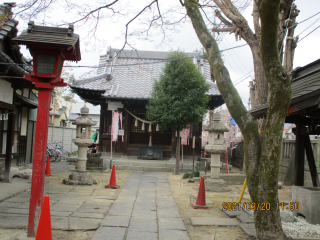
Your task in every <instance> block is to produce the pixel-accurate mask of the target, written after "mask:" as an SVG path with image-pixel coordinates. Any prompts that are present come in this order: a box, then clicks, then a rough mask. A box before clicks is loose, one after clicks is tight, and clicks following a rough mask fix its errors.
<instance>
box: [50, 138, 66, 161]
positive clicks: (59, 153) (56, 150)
mask: <svg viewBox="0 0 320 240" xmlns="http://www.w3.org/2000/svg"><path fill="white" fill-rule="evenodd" d="M68 156H69V152H68V150H67V149H65V148H63V146H62V142H55V141H53V142H51V143H48V145H47V157H46V158H48V157H50V161H51V162H57V161H61V160H65V159H67V157H68Z"/></svg>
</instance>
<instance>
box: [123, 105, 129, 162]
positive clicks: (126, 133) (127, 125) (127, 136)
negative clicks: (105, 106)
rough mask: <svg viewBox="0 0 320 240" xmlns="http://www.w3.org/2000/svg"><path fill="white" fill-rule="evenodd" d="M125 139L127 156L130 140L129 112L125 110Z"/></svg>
mask: <svg viewBox="0 0 320 240" xmlns="http://www.w3.org/2000/svg"><path fill="white" fill-rule="evenodd" d="M123 129H124V139H123V156H127V152H128V150H127V149H128V141H129V114H128V112H127V111H124V128H123Z"/></svg>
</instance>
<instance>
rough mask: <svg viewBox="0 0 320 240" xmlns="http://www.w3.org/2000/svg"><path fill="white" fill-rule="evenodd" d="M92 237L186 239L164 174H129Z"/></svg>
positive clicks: (186, 236) (95, 239)
mask: <svg viewBox="0 0 320 240" xmlns="http://www.w3.org/2000/svg"><path fill="white" fill-rule="evenodd" d="M92 239H93V240H98V239H99V240H100V239H115V240H117V239H121V240H122V239H126V240H133V239H134V240H136V239H146V240H153V239H154V240H159V239H160V240H165V239H168V240H169V239H170V240H188V239H189V236H188V233H187V231H186V227H185V225H184V222H183V220H182V218H181V216H180V213H179V210H178V208H177V205H176V203H175V201H174V198H173V196H172V192H171V189H170V184H169V180H168V177H167V174H166V173H157V172H134V173H133V174H132V175H130V177H129V179H128V180H127V182H126V184H125V186H124V187H123V189H122V191H121V193H120V194H119V196H118V198H117V200H116V201H115V202H114V204H113V205H112V206H111V207H110V210H109V211H108V213H107V216H106V217H105V218H104V220H103V221H102V223H101V225H100V227H99V229H98V230H97V232H96V233H95V235H94V236H93V238H92Z"/></svg>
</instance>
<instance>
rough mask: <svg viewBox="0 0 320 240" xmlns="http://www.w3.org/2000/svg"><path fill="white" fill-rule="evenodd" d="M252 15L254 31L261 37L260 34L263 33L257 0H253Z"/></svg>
mask: <svg viewBox="0 0 320 240" xmlns="http://www.w3.org/2000/svg"><path fill="white" fill-rule="evenodd" d="M252 16H253V26H254V32H255V34H256V36H257V37H258V38H260V35H261V32H260V31H261V29H260V22H259V19H260V18H259V11H258V6H257V4H256V1H253V10H252Z"/></svg>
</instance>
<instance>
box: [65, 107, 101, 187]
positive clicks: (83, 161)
mask: <svg viewBox="0 0 320 240" xmlns="http://www.w3.org/2000/svg"><path fill="white" fill-rule="evenodd" d="M80 112H81V114H80V115H81V116H80V117H78V118H77V119H76V120H75V121H74V122H73V123H72V124H73V125H77V131H76V138H75V139H72V142H73V143H74V144H76V145H77V146H78V160H77V172H75V173H71V174H70V175H69V178H68V179H64V180H63V183H64V184H69V185H92V184H97V182H96V180H94V179H92V177H91V175H90V173H88V172H86V171H87V166H86V165H87V148H88V146H90V145H91V144H92V143H93V139H92V138H91V135H92V134H91V128H92V126H94V125H96V124H97V122H95V121H92V119H91V118H89V117H88V113H89V108H87V107H86V105H84V106H83V107H82V108H81V109H80Z"/></svg>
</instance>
